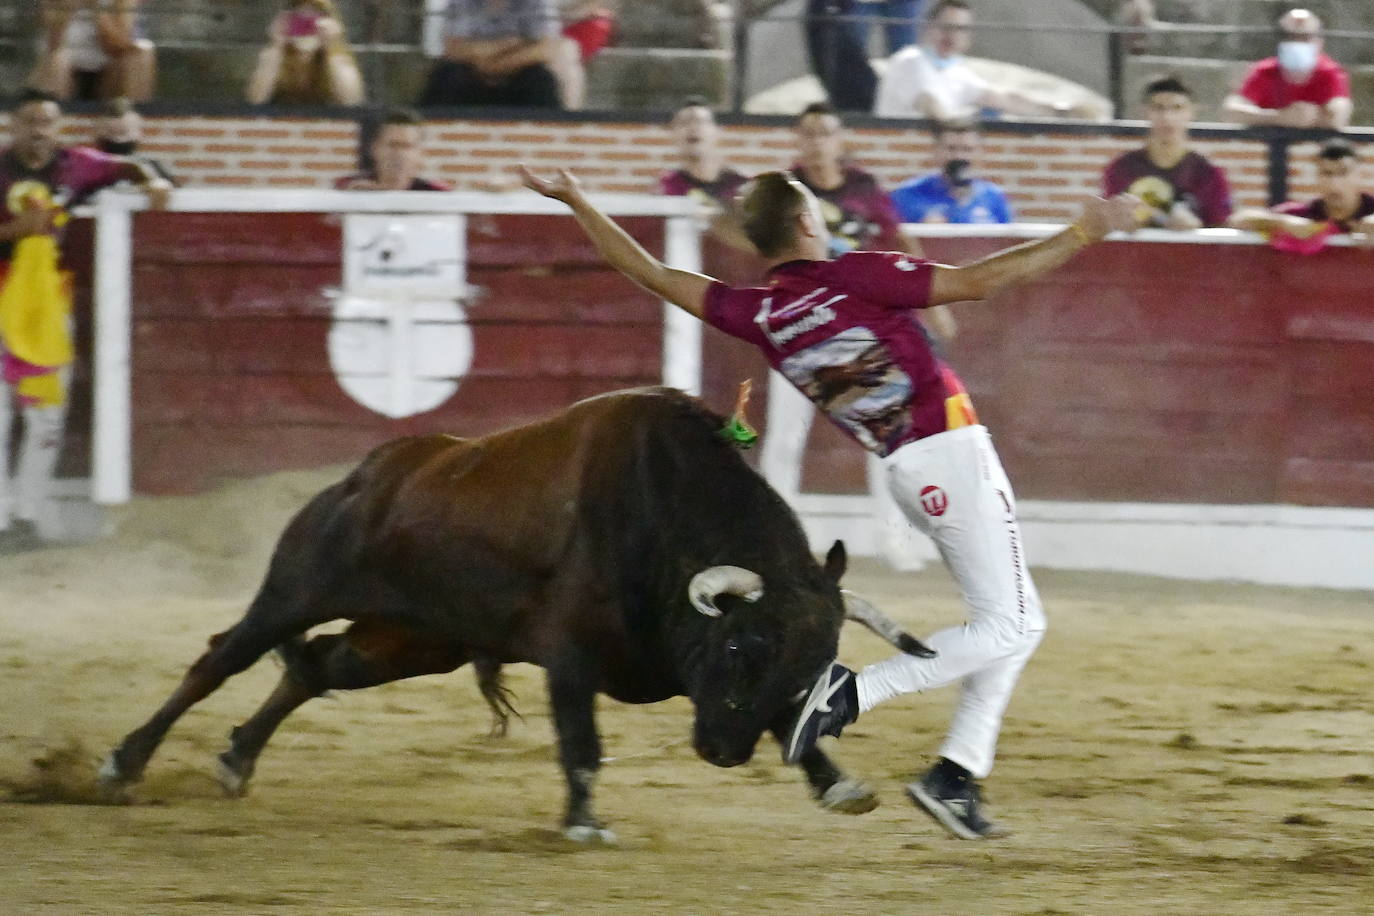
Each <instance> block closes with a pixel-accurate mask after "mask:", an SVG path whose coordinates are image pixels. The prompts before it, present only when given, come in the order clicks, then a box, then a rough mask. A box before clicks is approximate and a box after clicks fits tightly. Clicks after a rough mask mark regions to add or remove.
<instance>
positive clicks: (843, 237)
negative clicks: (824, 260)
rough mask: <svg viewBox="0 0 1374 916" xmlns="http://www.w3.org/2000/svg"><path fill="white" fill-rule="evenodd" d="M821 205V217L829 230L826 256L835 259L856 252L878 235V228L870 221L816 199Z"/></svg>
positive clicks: (826, 201) (822, 199) (821, 199)
mask: <svg viewBox="0 0 1374 916" xmlns="http://www.w3.org/2000/svg"><path fill="white" fill-rule="evenodd" d="M817 199H818V200H819V202H820V205H821V217H822V218H823V219H824V220H825V225H826V228H827V229H829V230H830V245H829V249H828V254H829V255H830V257H832V258H837V257H839V256H840V255H842V254H844V253H845V252H848V251H858V250H859V249H861V248H863V247H865V246H866V245H867V244H868V240H869V239H871V238H873V237H874V236H876V235H877V234H878V231H879V227H878V225H877V224H876V223H874V222H873V221H872V220H867V219H864V218H863V216H861V215H860V214H858V213H854V212H851V211H847V210H844V209H841V208H840V207H839V206H837V205H835V204H834V203H831V202H830V201H828V200H825V199H824V198H817Z"/></svg>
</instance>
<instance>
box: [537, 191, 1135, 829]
mask: <svg viewBox="0 0 1374 916" xmlns="http://www.w3.org/2000/svg"><path fill="white" fill-rule="evenodd" d="M521 172H522V175H523V178H524V181H525V184H526V186H527V187H529V188H531V189H533V190H535V191H538V192H539V193H540V194H543V195H544V196H546V197H551V198H553V199H555V200H560V201H563V202H564V203H566V204H567V205H568V206H569V207H570V208H571V209H572V212H573V215H574V216H575V217H576V218H577V221H578V223H579V224H580V225H581V226H582V228H583V230H584V231H586V233H587V235H588V236H589V237H590V238H591V240H592V242H593V244H595V245H596V247H597V250H598V251H600V252H601V254H602V256H603V257H605V258H606V260H607V261H608V262H609V263H610V264H611V266H612V267H615V268H616V269H617V270H619V271H620V272H621V273H623V274H625V275H626V276H627V277H629V278H630V279H631V280H634V281H635V282H636V283H638V284H639V285H640V286H642V287H644V288H645V289H647V290H649V291H650V292H652V293H653V294H655V295H656V296H657V297H659V298H662V299H666V300H667V301H669V302H671V303H673V304H674V305H676V306H678V307H679V308H681V309H683V310H685V311H686V312H688V313H689V314H691V315H693V316H695V317H697V318H699V319H701V320H703V321H705V322H707V323H708V324H711V325H713V326H715V327H717V328H720V329H721V330H724V331H725V332H726V333H728V334H732V335H734V336H736V337H739V338H741V339H743V340H745V341H748V342H750V343H752V344H754V345H755V346H757V347H758V348H759V349H760V350H761V351H762V352H763V354H764V355H765V356H766V357H767V358H768V361H769V363H770V364H771V365H772V366H773V367H774V368H775V369H776V370H778V371H779V372H780V373H782V374H783V375H784V376H786V377H787V379H788V380H789V381H790V382H791V383H792V384H793V385H795V386H796V387H797V388H798V389H799V390H800V391H802V392H803V393H804V394H805V395H806V396H807V398H809V399H810V400H811V401H813V402H814V403H815V404H816V406H817V407H818V408H819V409H820V410H821V411H822V412H824V413H825V414H826V415H827V416H828V417H829V419H830V420H831V421H832V422H834V423H835V424H836V425H837V426H838V427H839V428H840V429H841V430H842V431H843V432H845V433H847V434H848V435H849V436H850V437H851V438H853V439H854V440H855V441H856V442H858V443H859V444H860V445H861V446H863V447H864V448H865V449H867V450H868V451H869V452H870V453H872V454H874V455H877V456H879V457H880V458H881V460H882V461H883V463H884V464H885V465H886V473H887V483H888V485H889V486H890V488H891V490H892V495H893V496H894V497H895V499H896V501H897V503H898V504H899V505H900V506H901V507H902V510H903V512H904V513H905V514H906V517H907V518H908V520H910V522H911V523H912V524H913V525H916V526H917V527H918V528H920V529H921V530H923V531H924V532H926V533H927V534H929V535H930V536H931V537H932V538H933V539H934V540H935V542H936V543H937V545H938V546H939V548H940V554H941V556H942V557H944V560H945V564H946V566H947V567H948V569H949V571H950V573H951V574H952V575H953V576H954V578H955V579H956V580H957V582H958V585H959V588H960V589H961V591H962V592H963V594H964V596H965V599H966V601H967V604H968V611H969V618H970V619H969V622H968V623H966V624H964V625H962V626H957V627H951V628H949V629H946V630H942V631H940V632H938V633H936V634H935V635H934V636H932V637H931V638H930V639H929V640H928V644H929V646H930V647H931V648H933V649H934V650H936V651H935V652H929V653H926V654H923V655H919V656H918V655H915V654H901V655H897V656H894V657H892V658H889V659H887V660H885V661H882V662H879V663H878V664H876V665H870V666H869V667H867V668H865V669H864V670H862V671H860V672H857V673H856V672H854V671H851V670H850V669H848V668H846V667H844V666H843V665H841V664H839V663H838V662H834V663H831V664H828V665H826V666H825V669H824V670H822V671H821V672H819V678H818V679H817V680H816V681H815V683H814V684H798V685H797V686H798V688H799V691H800V692H799V697H805V699H804V700H803V701H802V702H801V707H800V710H799V712H798V716H797V719H796V721H795V723H793V724H791V725H790V728H789V738H788V740H787V742H786V745H785V747H784V751H783V756H784V759H785V760H786V761H787V762H789V763H795V762H796V761H797V760H799V759H800V758H801V757H802V756H803V755H804V754H805V753H806V751H807V750H809V749H810V748H812V747H814V746H815V743H816V741H817V740H818V739H819V737H820V736H821V735H822V734H827V735H837V736H838V735H839V734H840V731H841V730H842V729H843V728H844V727H845V726H846V725H848V724H850V723H852V722H853V721H854V720H855V719H857V718H858V716H859V714H860V713H861V712H864V711H866V710H869V709H871V708H873V707H874V706H876V705H877V704H879V703H881V702H883V701H885V700H888V699H891V698H893V697H895V696H898V695H900V694H903V693H910V692H913V691H919V690H927V689H931V688H934V687H940V686H943V685H947V684H956V683H957V684H960V685H961V686H960V691H961V693H960V702H959V705H958V709H957V710H956V712H955V714H954V719H953V722H952V723H951V726H950V732H949V735H948V737H947V738H946V740H945V742H944V746H943V747H942V748H941V750H940V759H939V761H938V762H937V763H936V764H935V765H934V766H933V767H932V768H931V769H930V770H929V771H928V772H927V773H926V774H925V776H924V777H922V778H921V779H918V780H917V781H915V782H913V783H911V784H910V785H909V786H908V787H907V791H908V794H909V795H910V796H911V798H912V800H913V801H914V802H915V803H916V804H917V805H918V806H920V807H921V808H922V809H923V810H925V811H926V812H927V813H928V814H930V815H931V816H932V817H933V818H935V819H936V820H937V821H938V822H939V823H940V824H941V825H942V826H943V827H944V828H945V829H946V830H948V831H949V832H950V833H952V834H954V835H955V836H958V837H961V838H964V839H981V838H986V837H992V836H997V835H1000V834H1001V833H1004V832H1005V831H1002V830H1001V829H1000V828H999V827H998V826H997V825H995V824H993V823H991V822H990V821H988V820H987V818H986V817H985V816H984V815H983V812H982V808H981V805H980V793H979V787H978V780H980V779H982V778H984V777H986V776H987V775H988V773H989V771H990V770H991V769H992V760H993V754H994V750H995V748H996V743H997V734H998V732H999V731H1000V729H1001V722H1002V714H1003V712H1004V711H1005V709H1006V706H1007V703H1008V702H1009V701H1010V699H1011V694H1012V690H1013V688H1014V687H1015V685H1016V681H1017V678H1018V677H1019V676H1020V673H1021V670H1022V668H1023V667H1024V666H1025V664H1026V662H1027V661H1029V659H1030V656H1031V654H1032V653H1033V652H1034V651H1035V648H1036V646H1037V645H1039V643H1040V639H1041V637H1042V636H1043V635H1044V632H1045V615H1044V611H1043V609H1042V607H1041V604H1040V598H1039V595H1038V594H1037V592H1036V589H1035V585H1034V583H1033V582H1032V581H1031V578H1030V573H1029V571H1028V569H1027V564H1026V559H1025V551H1024V549H1023V548H1022V544H1021V535H1020V531H1019V528H1018V525H1017V520H1016V501H1015V497H1014V496H1013V495H1012V490H1011V486H1010V484H1008V482H1007V478H1006V474H1005V473H1004V472H1003V471H1002V467H1001V463H1000V462H999V460H998V458H997V453H996V451H995V450H994V449H993V447H992V441H991V439H989V437H988V433H987V430H986V429H985V428H984V427H983V426H981V425H979V423H978V417H977V414H976V413H975V412H974V409H973V404H972V403H971V402H970V400H969V396H968V394H967V392H966V391H965V390H964V386H963V385H962V384H961V383H960V381H959V378H958V376H957V375H955V373H954V371H953V370H952V369H951V368H950V367H949V366H947V365H946V364H945V363H944V361H943V360H942V359H941V358H940V357H939V356H938V355H937V354H936V353H935V352H934V351H933V350H932V348H931V345H930V342H929V340H928V338H927V337H926V335H925V334H923V333H922V332H921V330H920V327H919V325H918V323H917V321H916V318H915V312H916V310H918V309H925V308H930V307H932V306H936V305H940V304H941V303H947V302H964V301H970V300H981V299H988V298H990V297H992V296H993V295H995V294H996V293H998V292H999V291H1001V290H1004V289H1007V288H1008V287H1012V286H1016V285H1018V284H1021V283H1025V282H1028V281H1030V280H1034V279H1035V278H1037V277H1040V276H1043V275H1045V274H1047V273H1049V272H1050V271H1052V270H1054V269H1055V268H1056V267H1058V266H1059V265H1061V264H1063V263H1064V262H1066V261H1068V260H1069V258H1071V257H1073V255H1074V254H1075V253H1077V252H1078V251H1080V250H1081V249H1083V248H1085V247H1087V246H1088V245H1090V244H1092V243H1094V242H1097V241H1099V240H1101V239H1102V238H1103V237H1105V236H1106V235H1107V234H1108V233H1109V232H1112V231H1114V230H1121V231H1129V230H1131V229H1133V228H1134V227H1135V208H1136V207H1137V206H1138V205H1139V203H1140V202H1139V200H1137V199H1136V198H1134V197H1131V196H1129V195H1121V196H1120V197H1116V198H1113V199H1111V200H1104V199H1102V198H1092V199H1090V200H1088V201H1087V202H1086V203H1084V205H1083V207H1082V208H1081V210H1080V212H1079V216H1078V219H1077V221H1076V222H1075V223H1074V224H1073V225H1072V226H1069V227H1067V228H1066V229H1064V230H1063V231H1062V232H1058V233H1055V234H1054V235H1052V236H1050V237H1048V238H1045V239H1041V240H1037V241H1033V242H1028V243H1026V244H1023V245H1018V246H1016V247H1014V248H1011V249H1008V250H1006V251H1002V252H999V253H997V254H994V255H991V256H989V257H986V258H983V259H981V260H978V261H975V262H973V263H971V264H968V265H964V266H961V267H948V266H945V265H943V264H935V263H933V262H931V261H927V260H923V259H921V258H917V257H915V256H913V255H911V254H909V253H907V252H900V251H850V252H847V253H845V254H842V255H840V256H839V257H836V258H833V259H831V258H830V257H828V251H829V244H830V237H829V236H830V233H829V231H828V230H827V229H826V222H825V218H824V216H823V215H822V213H821V208H820V203H819V201H818V200H817V199H816V196H815V195H814V194H813V193H812V192H811V191H809V190H808V189H807V188H806V187H805V185H803V184H802V183H801V182H800V181H798V180H797V179H796V178H795V177H794V176H792V175H791V173H788V172H766V173H764V174H762V175H760V176H758V177H757V178H756V179H755V180H754V181H753V182H752V183H751V184H750V185H749V187H748V189H747V190H746V192H745V194H744V197H743V198H742V201H741V203H740V213H741V217H742V223H743V226H744V231H745V234H746V235H748V237H749V239H750V240H751V241H752V242H753V243H754V246H755V247H756V248H757V249H758V250H759V252H760V253H761V254H762V255H763V256H764V258H765V259H767V261H768V263H769V265H770V267H769V284H768V285H767V286H764V287H759V288H752V289H751V288H735V287H730V286H727V285H726V284H724V283H721V282H720V281H718V280H715V279H714V278H712V277H708V276H704V275H702V274H699V273H694V272H692V271H687V270H679V269H676V268H672V267H668V266H667V265H665V264H663V263H662V262H660V261H659V260H658V259H656V258H654V257H653V256H652V255H650V254H649V253H648V252H646V251H645V250H644V249H643V248H642V247H640V245H639V244H638V243H637V242H635V241H634V240H633V239H632V238H631V237H630V236H629V235H628V234H626V233H625V232H624V231H623V230H621V229H620V227H618V226H617V225H616V224H615V223H614V222H612V221H611V220H610V219H608V218H607V217H606V216H605V214H603V213H602V212H601V211H599V210H598V209H596V207H594V206H593V205H592V204H591V203H590V202H589V201H588V199H587V197H586V196H585V195H584V194H583V192H582V189H581V187H580V185H579V184H578V182H577V180H576V179H575V178H574V177H573V176H572V175H571V174H570V173H569V172H568V171H567V170H563V171H561V172H559V174H558V175H557V176H555V177H553V178H541V177H538V176H535V175H534V174H532V173H531V172H530V171H529V170H528V169H525V168H524V167H523V166H522V167H521Z"/></svg>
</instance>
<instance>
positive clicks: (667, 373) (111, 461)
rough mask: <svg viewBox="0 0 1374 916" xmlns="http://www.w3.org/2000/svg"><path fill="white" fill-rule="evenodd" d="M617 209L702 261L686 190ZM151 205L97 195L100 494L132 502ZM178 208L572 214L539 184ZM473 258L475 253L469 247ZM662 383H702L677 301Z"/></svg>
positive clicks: (181, 206)
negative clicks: (137, 292) (135, 373)
mask: <svg viewBox="0 0 1374 916" xmlns="http://www.w3.org/2000/svg"><path fill="white" fill-rule="evenodd" d="M592 200H593V201H594V202H595V203H596V205H597V206H598V207H600V208H601V209H602V210H603V211H605V212H606V213H608V214H610V215H611V216H617V217H621V216H654V217H661V218H663V219H664V220H666V221H667V225H666V227H665V244H664V252H663V258H664V260H665V261H666V262H667V263H668V264H670V265H672V266H674V267H682V268H686V269H689V270H700V269H701V232H702V229H703V228H704V226H705V222H704V220H703V219H702V217H703V215H704V211H703V210H702V208H701V206H700V205H699V204H697V203H696V202H695V201H693V200H691V199H689V198H685V197H664V196H658V195H647V194H594V195H592ZM146 209H147V202H146V200H145V199H144V197H143V195H142V194H139V193H136V192H133V191H124V190H113V191H106V192H104V193H102V194H101V195H99V197H97V198H96V200H95V205H94V208H93V212H94V215H95V221H96V241H95V279H94V288H95V354H94V368H93V372H92V376H93V382H94V388H95V391H94V416H93V418H92V424H93V427H94V428H93V430H92V455H91V475H92V478H91V498H92V499H93V500H94V501H95V502H97V503H101V504H105V505H113V504H120V503H125V502H128V500H129V498H130V496H131V493H132V480H133V467H132V410H131V400H130V383H131V373H132V366H131V364H130V361H131V347H130V331H131V319H132V315H131V307H130V305H131V303H130V296H131V291H132V282H133V273H132V263H133V257H132V255H133V250H132V230H133V214H134V213H137V212H139V211H142V210H146ZM167 209H168V211H169V212H173V213H397V214H435V213H451V214H459V215H464V214H507V213H509V214H536V215H538V214H545V215H567V214H568V212H569V211H568V208H567V207H566V206H565V205H564V204H562V203H559V202H558V201H555V200H550V199H548V198H545V197H541V196H539V195H537V194H534V193H532V192H530V191H509V192H481V191H457V192H453V193H446V194H439V193H435V192H432V191H381V192H369V193H359V192H356V191H325V190H309V189H305V190H295V189H293V190H213V189H199V188H189V189H179V190H177V191H174V192H173V193H172V197H171V202H170V204H169V206H168V208H167ZM460 258H462V260H463V261H466V251H464V252H461V253H460ZM663 384H665V385H671V386H673V387H675V388H681V389H683V390H684V391H688V392H691V393H693V394H697V393H700V391H701V324H700V322H698V321H697V320H696V319H695V318H693V317H692V316H691V315H688V314H687V313H685V312H683V311H682V310H681V309H678V308H675V307H673V306H670V305H667V304H666V303H665V305H664V311H663Z"/></svg>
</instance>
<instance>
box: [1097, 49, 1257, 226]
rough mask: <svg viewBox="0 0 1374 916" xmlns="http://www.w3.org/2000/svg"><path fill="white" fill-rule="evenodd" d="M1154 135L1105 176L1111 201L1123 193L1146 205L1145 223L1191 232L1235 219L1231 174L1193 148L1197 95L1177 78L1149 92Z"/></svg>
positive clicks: (1110, 167)
mask: <svg viewBox="0 0 1374 916" xmlns="http://www.w3.org/2000/svg"><path fill="white" fill-rule="evenodd" d="M1144 100H1145V110H1146V113H1147V114H1148V116H1149V119H1150V132H1149V134H1148V135H1147V136H1146V138H1145V146H1144V147H1142V148H1141V149H1138V150H1132V151H1131V152H1129V153H1124V154H1122V155H1121V156H1118V157H1117V158H1116V159H1114V160H1112V162H1111V164H1109V165H1108V166H1107V168H1106V170H1105V171H1104V172H1103V173H1102V190H1103V193H1104V194H1105V195H1106V196H1108V197H1113V196H1115V195H1117V194H1120V193H1122V192H1126V193H1130V194H1134V195H1135V196H1136V197H1138V198H1140V200H1141V201H1142V202H1143V208H1142V212H1141V214H1140V215H1141V223H1142V225H1146V226H1155V227H1158V228H1162V229H1176V230H1187V229H1197V228H1200V227H1202V226H1224V225H1226V220H1227V218H1228V217H1229V216H1230V215H1231V188H1230V186H1229V185H1228V184H1227V183H1226V173H1225V172H1223V171H1222V170H1221V169H1220V168H1218V167H1217V166H1215V165H1213V164H1212V163H1211V162H1209V161H1207V158H1206V157H1205V156H1203V155H1202V154H1201V153H1199V152H1197V151H1196V150H1192V149H1189V148H1188V124H1189V123H1190V122H1191V121H1192V120H1193V116H1194V115H1195V114H1196V113H1197V109H1196V108H1195V107H1194V105H1193V94H1192V93H1191V92H1190V91H1189V90H1188V87H1187V86H1185V85H1183V83H1182V82H1181V81H1180V80H1179V79H1177V78H1176V77H1172V76H1166V77H1160V78H1159V79H1156V80H1153V81H1152V82H1150V83H1149V84H1147V85H1146V86H1145V92H1144Z"/></svg>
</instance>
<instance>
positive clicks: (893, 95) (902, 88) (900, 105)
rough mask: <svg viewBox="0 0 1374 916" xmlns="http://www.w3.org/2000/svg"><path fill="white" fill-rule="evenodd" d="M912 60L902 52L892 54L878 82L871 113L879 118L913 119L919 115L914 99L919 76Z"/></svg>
mask: <svg viewBox="0 0 1374 916" xmlns="http://www.w3.org/2000/svg"><path fill="white" fill-rule="evenodd" d="M914 64H915V61H914V60H913V58H912V57H911V56H910V55H909V54H906V53H904V52H898V53H897V54H894V55H893V56H892V57H891V58H890V59H889V60H888V62H887V69H886V70H885V71H883V75H882V77H881V78H880V79H879V80H878V91H877V92H876V93H875V98H874V102H873V113H874V114H875V115H877V116H878V117H880V118H913V117H917V116H918V115H920V112H918V111H917V110H916V97H917V95H919V93H920V89H921V82H920V74H919V73H918V72H917V68H916V67H915V66H914Z"/></svg>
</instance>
